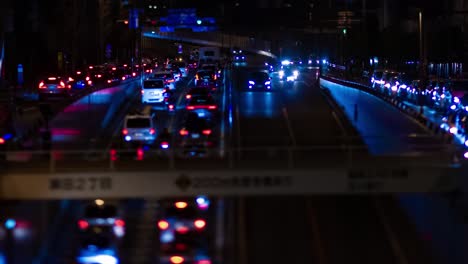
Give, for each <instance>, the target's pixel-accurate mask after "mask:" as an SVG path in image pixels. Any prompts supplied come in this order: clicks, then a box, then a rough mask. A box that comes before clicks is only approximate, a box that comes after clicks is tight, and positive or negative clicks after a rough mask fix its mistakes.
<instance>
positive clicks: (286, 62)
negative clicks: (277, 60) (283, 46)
mask: <svg viewBox="0 0 468 264" xmlns="http://www.w3.org/2000/svg"><path fill="white" fill-rule="evenodd" d="M289 64H291V62H290V61H288V60H284V61H282V62H281V65H289Z"/></svg>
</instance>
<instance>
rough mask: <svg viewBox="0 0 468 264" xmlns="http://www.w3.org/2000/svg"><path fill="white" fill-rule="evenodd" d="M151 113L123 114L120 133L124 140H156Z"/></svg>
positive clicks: (148, 141) (143, 141)
mask: <svg viewBox="0 0 468 264" xmlns="http://www.w3.org/2000/svg"><path fill="white" fill-rule="evenodd" d="M153 118H154V116H153V114H149V113H130V114H128V115H126V116H125V119H124V124H123V129H122V135H123V138H124V140H125V142H135V143H150V144H151V143H153V142H154V141H155V140H156V129H155V126H154V122H153Z"/></svg>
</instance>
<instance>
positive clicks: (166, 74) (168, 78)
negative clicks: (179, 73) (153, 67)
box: [152, 71, 176, 90]
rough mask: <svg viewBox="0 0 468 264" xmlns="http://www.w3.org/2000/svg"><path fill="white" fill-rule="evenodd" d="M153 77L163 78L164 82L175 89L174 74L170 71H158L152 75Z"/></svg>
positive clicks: (171, 88)
mask: <svg viewBox="0 0 468 264" xmlns="http://www.w3.org/2000/svg"><path fill="white" fill-rule="evenodd" d="M152 78H153V79H163V80H164V84H165V85H166V86H167V87H168V88H169V89H170V90H175V88H176V87H175V79H174V75H173V74H172V72H170V71H158V72H156V73H155V74H153V76H152Z"/></svg>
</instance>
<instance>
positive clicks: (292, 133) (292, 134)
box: [282, 106, 297, 147]
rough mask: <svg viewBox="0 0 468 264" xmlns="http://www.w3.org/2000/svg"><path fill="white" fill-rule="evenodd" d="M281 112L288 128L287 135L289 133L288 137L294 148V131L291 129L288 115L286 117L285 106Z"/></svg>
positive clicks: (295, 143) (295, 144)
mask: <svg viewBox="0 0 468 264" xmlns="http://www.w3.org/2000/svg"><path fill="white" fill-rule="evenodd" d="M282 112H283V116H284V120H285V122H286V126H287V127H288V133H289V137H290V138H291V142H292V145H293V146H294V147H296V146H297V141H296V136H295V135H294V130H293V129H292V126H291V120H290V119H289V115H288V110H287V109H286V107H285V106H283V108H282Z"/></svg>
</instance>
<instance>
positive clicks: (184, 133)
mask: <svg viewBox="0 0 468 264" xmlns="http://www.w3.org/2000/svg"><path fill="white" fill-rule="evenodd" d="M179 134H180V135H181V136H187V135H188V134H189V133H188V131H187V130H185V129H181V130H180V131H179Z"/></svg>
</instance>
